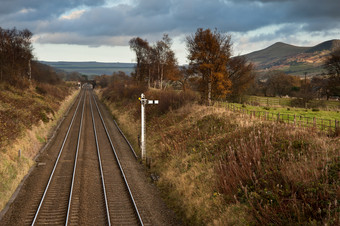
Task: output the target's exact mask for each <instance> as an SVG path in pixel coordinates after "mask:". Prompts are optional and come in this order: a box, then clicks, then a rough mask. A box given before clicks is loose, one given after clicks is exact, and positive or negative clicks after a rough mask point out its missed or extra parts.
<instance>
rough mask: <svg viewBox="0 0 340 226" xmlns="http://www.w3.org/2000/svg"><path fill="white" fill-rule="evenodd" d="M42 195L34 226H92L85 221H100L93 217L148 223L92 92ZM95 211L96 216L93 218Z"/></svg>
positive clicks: (84, 97) (107, 222) (111, 221)
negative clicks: (83, 225)
mask: <svg viewBox="0 0 340 226" xmlns="http://www.w3.org/2000/svg"><path fill="white" fill-rule="evenodd" d="M87 93H90V94H89V95H87ZM87 96H88V98H87ZM92 100H93V101H92ZM81 102H82V111H81V113H78V109H79V106H80V104H81ZM92 102H94V104H95V108H94V107H93V106H92V105H93V104H92ZM90 118H91V119H92V120H91V119H90ZM98 120H99V121H101V122H98ZM96 121H97V122H98V123H96ZM89 124H91V127H92V130H91V131H89V128H90V127H89ZM78 125H79V126H78ZM84 125H85V126H84ZM86 125H88V126H87V129H85V128H86ZM104 134H105V135H104ZM76 135H77V139H75V136H76ZM72 137H73V138H72ZM64 149H65V150H64ZM95 162H96V163H95ZM94 193H95V194H94ZM39 194H40V196H41V199H40V201H39V204H37V207H36V211H35V212H34V214H32V218H33V220H31V223H30V224H31V225H41V224H49V225H51V224H53V225H79V224H86V223H89V222H87V221H86V220H84V219H88V218H90V217H92V218H97V217H98V219H92V220H95V221H94V222H95V223H96V224H98V225H101V224H103V225H111V224H112V225H118V224H119V225H122V224H126V225H143V221H142V218H141V215H140V214H139V210H138V208H137V205H136V202H135V201H134V198H133V194H132V192H131V189H130V186H129V184H128V181H127V178H126V176H125V173H124V170H123V168H122V165H121V163H120V161H119V157H118V155H117V153H116V150H115V148H114V146H113V144H112V140H111V137H110V134H109V131H108V129H107V127H106V124H105V121H104V119H103V117H102V114H101V112H100V108H99V107H98V104H97V102H96V99H95V97H94V95H93V93H92V91H82V94H81V95H80V98H79V101H78V104H77V107H76V110H75V112H74V114H73V117H72V120H71V122H70V124H69V127H68V130H67V133H66V135H65V138H64V140H63V142H62V144H61V148H60V150H59V153H58V156H57V159H56V161H55V164H54V167H53V170H52V172H51V175H50V176H49V179H48V182H47V185H46V188H45V190H44V191H43V192H41V193H39ZM39 194H38V195H39ZM84 200H87V201H84ZM84 207H85V208H84ZM92 209H93V212H94V213H93V215H94V216H89V215H91V214H89V213H92V212H91V211H92ZM33 215H34V216H33ZM32 218H31V219H32Z"/></svg>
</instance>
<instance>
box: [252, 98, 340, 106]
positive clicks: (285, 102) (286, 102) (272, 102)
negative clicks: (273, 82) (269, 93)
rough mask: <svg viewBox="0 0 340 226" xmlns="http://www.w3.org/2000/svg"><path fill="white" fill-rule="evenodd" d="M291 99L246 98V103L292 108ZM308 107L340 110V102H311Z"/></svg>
mask: <svg viewBox="0 0 340 226" xmlns="http://www.w3.org/2000/svg"><path fill="white" fill-rule="evenodd" d="M292 100H294V99H293V98H278V97H259V96H248V98H247V99H246V102H247V103H248V104H250V105H254V106H257V105H261V106H289V107H293V106H292ZM307 105H308V107H312V106H316V107H318V106H321V107H322V106H323V107H322V108H333V109H340V101H336V100H312V101H311V102H310V103H308V104H307Z"/></svg>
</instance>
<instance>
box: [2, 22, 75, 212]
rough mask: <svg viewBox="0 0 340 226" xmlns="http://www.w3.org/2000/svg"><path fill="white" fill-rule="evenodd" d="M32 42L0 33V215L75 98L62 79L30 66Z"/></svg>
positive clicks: (42, 67) (44, 68) (37, 65)
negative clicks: (0, 210)
mask: <svg viewBox="0 0 340 226" xmlns="http://www.w3.org/2000/svg"><path fill="white" fill-rule="evenodd" d="M31 36H32V34H31V32H30V31H28V30H23V31H18V30H16V29H15V28H14V29H11V30H4V29H2V28H0V72H1V78H0V209H2V208H3V207H4V205H5V204H6V202H7V201H8V200H9V198H10V197H11V195H12V194H13V192H14V191H15V189H16V187H17V186H18V184H19V183H20V181H21V180H22V179H23V177H24V176H25V175H26V174H27V172H28V170H29V168H30V167H31V166H32V165H33V163H34V161H33V159H34V158H35V156H36V155H37V153H38V152H39V149H40V148H41V147H42V145H43V144H44V143H45V142H46V141H47V137H48V134H49V132H50V130H51V129H52V128H53V127H54V126H55V125H56V123H57V121H58V120H59V119H60V118H61V116H62V114H63V113H64V112H65V111H66V109H67V106H68V105H69V104H71V103H72V100H73V98H74V97H75V95H76V94H77V92H75V89H74V88H75V84H72V83H65V82H64V81H63V80H62V77H61V76H62V74H60V73H57V72H55V70H53V69H52V68H51V67H49V66H46V65H43V64H40V63H38V62H35V61H33V60H32V59H33V55H32V48H31V42H30V38H31ZM71 94H72V95H71ZM19 150H20V151H19ZM18 152H20V155H19V154H18Z"/></svg>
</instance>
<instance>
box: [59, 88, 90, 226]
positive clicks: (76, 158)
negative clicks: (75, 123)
mask: <svg viewBox="0 0 340 226" xmlns="http://www.w3.org/2000/svg"><path fill="white" fill-rule="evenodd" d="M90 98H91V97H90ZM85 102H86V91H85V97H84V102H83V109H82V112H81V118H80V126H79V133H78V141H77V149H76V155H75V157H74V166H73V173H72V183H71V189H70V196H69V199H68V206H67V214H66V220H65V225H66V226H67V225H68V219H69V216H70V209H71V203H72V194H73V187H74V179H75V177H76V170H77V161H78V153H79V146H80V137H81V131H82V127H83V118H84V109H85Z"/></svg>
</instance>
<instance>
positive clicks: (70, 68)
mask: <svg viewBox="0 0 340 226" xmlns="http://www.w3.org/2000/svg"><path fill="white" fill-rule="evenodd" d="M41 63H43V64H47V65H49V66H51V67H54V68H56V69H59V70H63V71H66V72H79V73H81V74H85V75H103V74H106V75H111V74H112V73H113V72H118V71H123V72H125V73H126V74H128V75H129V74H131V72H132V71H133V70H134V66H135V64H134V63H101V62H92V61H91V62H65V61H58V62H50V61H41Z"/></svg>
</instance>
